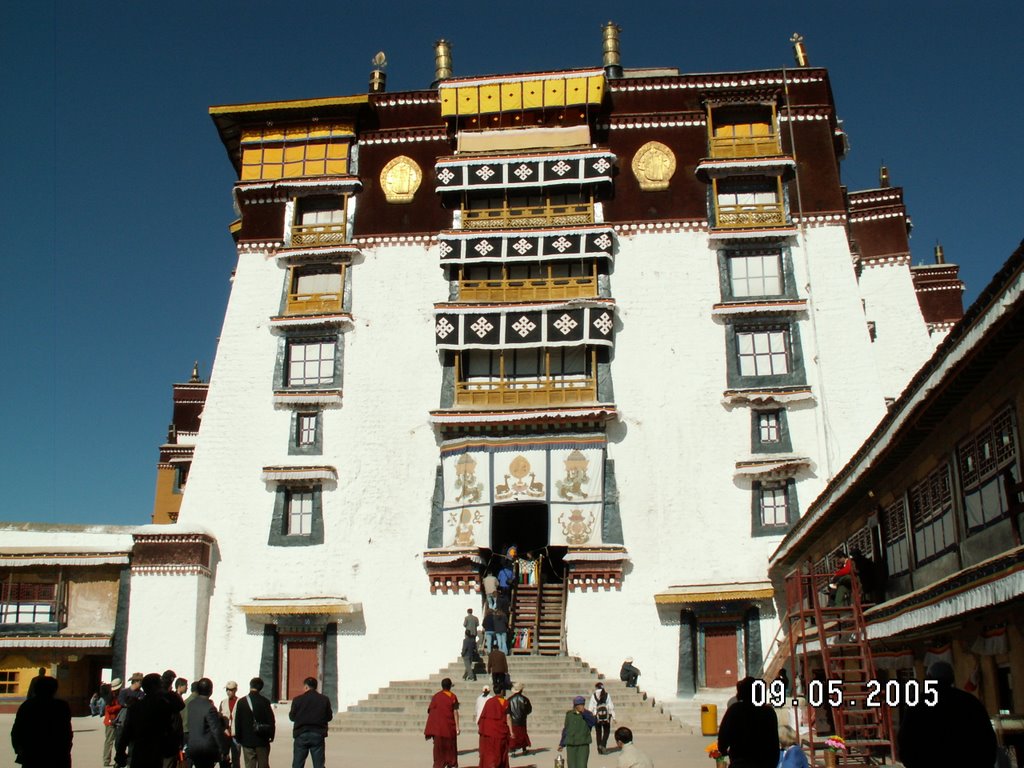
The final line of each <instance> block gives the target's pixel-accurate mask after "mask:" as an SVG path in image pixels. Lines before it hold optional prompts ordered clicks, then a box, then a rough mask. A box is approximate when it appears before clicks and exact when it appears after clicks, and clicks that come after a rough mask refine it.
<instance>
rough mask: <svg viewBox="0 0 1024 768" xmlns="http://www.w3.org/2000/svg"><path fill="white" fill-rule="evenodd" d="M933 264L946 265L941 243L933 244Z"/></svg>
mask: <svg viewBox="0 0 1024 768" xmlns="http://www.w3.org/2000/svg"><path fill="white" fill-rule="evenodd" d="M935 263H936V264H945V263H946V253H945V252H944V251H943V250H942V243H936V244H935Z"/></svg>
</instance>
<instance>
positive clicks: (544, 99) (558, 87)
mask: <svg viewBox="0 0 1024 768" xmlns="http://www.w3.org/2000/svg"><path fill="white" fill-rule="evenodd" d="M437 90H438V95H439V96H440V99H441V114H442V115H443V116H445V117H451V116H456V115H458V116H463V115H486V114H492V113H495V112H507V111H516V112H519V111H522V110H526V109H541V108H544V107H568V106H574V105H583V104H600V103H601V100H602V99H603V98H604V92H605V81H604V72H603V71H602V70H600V69H592V70H578V71H574V72H554V73H550V74H543V73H539V74H529V75H506V76H499V77H486V78H473V79H466V80H447V81H445V82H443V83H441V84H440V85H439V86H438V89H437Z"/></svg>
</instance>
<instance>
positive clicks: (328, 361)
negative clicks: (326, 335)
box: [285, 339, 337, 387]
mask: <svg viewBox="0 0 1024 768" xmlns="http://www.w3.org/2000/svg"><path fill="white" fill-rule="evenodd" d="M336 350H337V343H336V342H335V341H334V340H328V339H313V340H302V341H292V342H290V343H289V344H288V362H287V373H286V377H285V385H286V386H289V387H296V386H299V387H302V386H317V385H323V384H333V383H334V358H335V352H336Z"/></svg>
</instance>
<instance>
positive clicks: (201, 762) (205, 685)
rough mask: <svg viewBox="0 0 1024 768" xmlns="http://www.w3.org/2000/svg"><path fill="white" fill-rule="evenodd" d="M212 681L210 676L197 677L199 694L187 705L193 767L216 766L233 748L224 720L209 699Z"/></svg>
mask: <svg viewBox="0 0 1024 768" xmlns="http://www.w3.org/2000/svg"><path fill="white" fill-rule="evenodd" d="M211 693H213V683H212V682H210V679H209V678H208V677H204V678H202V679H201V680H197V681H196V697H195V698H194V699H192V701H190V702H189V704H188V708H187V709H186V712H187V713H188V715H187V718H186V719H187V720H188V759H189V760H191V761H192V765H193V768H213V766H214V765H215V764H216V763H217V762H219V761H220V760H223V759H224V758H225V757H226V756H227V755H228V754H229V752H230V751H231V744H230V743H229V742H228V737H227V734H225V733H224V722H223V721H222V720H221V719H220V713H219V712H217V708H216V707H215V706H213V702H212V701H210V694H211Z"/></svg>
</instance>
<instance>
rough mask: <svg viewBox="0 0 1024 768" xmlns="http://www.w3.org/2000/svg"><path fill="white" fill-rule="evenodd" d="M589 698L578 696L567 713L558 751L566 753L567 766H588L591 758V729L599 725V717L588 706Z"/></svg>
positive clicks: (583, 767) (577, 767)
mask: <svg viewBox="0 0 1024 768" xmlns="http://www.w3.org/2000/svg"><path fill="white" fill-rule="evenodd" d="M586 703H587V700H586V699H585V698H583V697H582V696H577V697H576V698H574V699H573V700H572V709H570V710H569V711H568V712H566V713H565V725H563V726H562V738H561V739H560V740H559V742H558V751H559V752H561V751H562V750H563V749H564V750H565V753H566V763H567V765H566V768H587V761H588V760H589V759H590V743H591V741H593V739H592V738H591V736H590V731H591V730H592V729H593V728H594V726H595V725H597V718H595V717H594V715H593V713H592V712H589V711H588V710H587V708H586Z"/></svg>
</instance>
